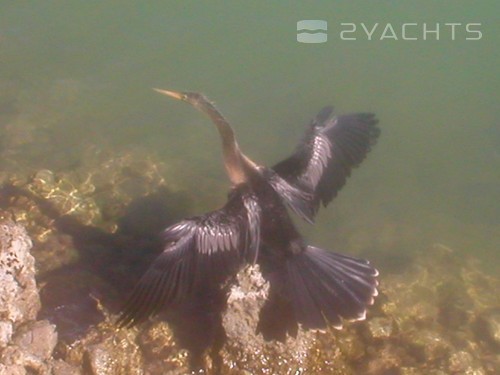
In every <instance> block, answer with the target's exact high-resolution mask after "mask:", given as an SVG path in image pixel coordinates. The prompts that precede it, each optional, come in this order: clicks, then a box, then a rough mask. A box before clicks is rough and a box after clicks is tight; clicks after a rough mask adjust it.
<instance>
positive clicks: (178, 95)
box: [153, 88, 183, 100]
mask: <svg viewBox="0 0 500 375" xmlns="http://www.w3.org/2000/svg"><path fill="white" fill-rule="evenodd" d="M153 90H155V91H156V92H158V93H160V94H162V95H167V96H170V97H171V98H174V99H177V100H183V96H182V94H181V93H179V92H175V91H168V90H162V89H155V88H153Z"/></svg>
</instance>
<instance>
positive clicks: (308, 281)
mask: <svg viewBox="0 0 500 375" xmlns="http://www.w3.org/2000/svg"><path fill="white" fill-rule="evenodd" d="M286 273H287V281H288V283H287V284H288V287H289V295H290V297H291V299H292V303H293V306H294V310H295V315H296V318H297V321H298V322H299V323H301V324H302V326H303V327H304V328H308V329H324V328H326V326H327V325H331V326H333V327H335V328H338V329H340V328H342V319H347V320H363V319H365V317H366V308H367V306H368V305H371V304H373V301H374V297H376V296H377V294H378V292H377V285H378V282H377V280H376V277H377V275H378V271H377V270H376V269H375V268H373V267H372V266H371V265H370V263H369V262H368V261H366V260H361V259H356V258H353V257H349V256H346V255H341V254H338V253H334V252H331V251H327V250H323V249H320V248H317V247H314V246H307V247H306V249H305V250H304V251H303V252H301V253H298V254H294V255H292V256H290V257H289V258H288V259H287V263H286Z"/></svg>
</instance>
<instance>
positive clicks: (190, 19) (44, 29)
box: [0, 0, 500, 273]
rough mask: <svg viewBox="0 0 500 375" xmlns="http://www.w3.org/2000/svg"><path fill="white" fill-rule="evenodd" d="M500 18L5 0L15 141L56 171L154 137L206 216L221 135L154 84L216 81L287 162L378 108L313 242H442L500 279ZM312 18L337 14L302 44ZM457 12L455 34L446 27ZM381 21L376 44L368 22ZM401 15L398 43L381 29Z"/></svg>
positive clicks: (0, 50) (411, 8) (249, 140)
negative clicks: (315, 127)
mask: <svg viewBox="0 0 500 375" xmlns="http://www.w3.org/2000/svg"><path fill="white" fill-rule="evenodd" d="M499 11H500V7H499V5H498V3H497V2H495V1H483V2H480V3H475V4H471V2H468V1H462V0H461V1H451V0H447V1H442V2H440V3H439V4H437V3H436V2H433V1H420V2H418V4H417V3H415V2H410V1H399V2H397V4H396V3H395V2H393V1H379V2H366V3H365V4H364V5H363V8H362V9H358V4H356V5H354V4H351V3H350V2H348V1H340V2H335V4H333V3H332V2H327V1H323V2H321V1H318V2H314V3H311V2H301V3H300V4H299V3H298V2H297V3H296V4H294V5H283V3H278V2H273V3H270V2H264V1H262V2H250V3H241V2H238V3H232V4H228V3H227V2H225V3H224V2H211V3H210V4H209V3H204V4H203V3H199V2H173V1H168V2H161V4H160V3H158V4H154V5H152V4H147V5H146V4H138V3H137V2H132V1H122V2H120V3H119V4H118V3H117V2H102V3H94V2H92V3H89V2H85V3H84V2H76V1H67V2H64V3H61V2H39V3H38V4H34V3H31V4H27V3H26V4H21V3H16V2H12V3H10V4H7V3H4V4H2V5H0V64H1V66H2V68H1V69H0V87H1V90H0V91H1V93H0V121H1V122H0V131H3V132H5V131H7V130H6V129H10V130H9V134H10V137H9V138H7V140H8V141H6V140H5V139H4V140H3V142H2V143H0V145H1V150H8V149H10V148H15V149H16V150H18V153H17V154H16V155H17V156H16V157H17V158H18V159H17V160H16V162H18V163H19V164H20V165H21V166H22V167H23V168H26V169H27V170H31V169H32V170H38V169H42V168H44V169H50V170H54V171H56V172H57V171H67V170H71V168H73V167H74V165H78V163H80V162H81V159H82V158H83V157H84V156H85V154H84V152H83V149H84V147H88V146H89V145H92V146H95V147H96V148H98V149H99V150H101V151H102V152H108V153H111V154H112V153H114V152H126V150H127V149H130V148H135V147H142V148H145V149H147V150H148V152H149V153H150V154H151V155H152V156H154V157H155V158H158V159H160V160H162V161H163V162H164V163H165V164H166V165H167V166H168V165H172V166H175V168H174V170H175V179H176V181H175V182H173V183H172V184H174V185H175V186H176V187H178V188H180V189H182V190H185V191H187V192H189V193H190V195H192V196H196V198H193V199H194V200H195V201H194V203H193V205H192V207H191V208H189V211H190V212H192V213H198V212H203V211H204V210H209V209H213V208H215V207H217V206H219V205H220V204H222V203H223V202H224V199H225V194H226V189H227V181H226V179H225V176H224V170H223V168H222V163H221V157H220V146H219V141H218V138H217V134H216V132H215V130H214V129H213V126H212V125H211V124H210V122H209V121H208V120H207V119H206V118H204V117H203V116H201V115H200V114H199V113H197V112H196V111H194V110H193V109H192V108H189V107H188V106H187V105H184V104H182V103H177V102H174V101H169V100H166V99H165V98H163V97H160V96H159V95H157V94H155V93H154V92H153V91H152V90H151V88H152V87H161V88H171V89H178V90H189V91H202V92H204V93H205V94H206V95H207V96H209V97H210V98H211V99H213V100H214V101H215V102H216V103H217V105H218V107H219V109H220V110H221V111H222V112H223V113H225V114H226V116H227V117H228V119H229V120H230V121H231V123H232V124H233V126H234V127H235V129H236V131H237V134H238V137H239V139H240V143H241V146H242V149H243V150H244V151H245V153H247V154H248V155H249V156H250V157H252V158H254V159H255V160H256V161H258V162H260V163H265V164H273V163H274V162H276V161H278V160H280V159H281V158H283V157H285V156H286V155H287V154H288V153H289V152H290V151H291V150H292V148H293V147H294V145H295V142H296V141H297V140H298V139H299V138H300V136H301V134H302V131H303V128H304V125H305V124H306V123H307V121H308V120H309V119H310V118H311V117H312V116H313V115H314V114H315V113H316V111H317V110H318V109H320V108H321V107H322V106H324V105H329V104H334V105H335V106H336V108H337V110H338V112H350V111H372V112H375V113H376V114H377V116H378V117H379V118H380V127H381V129H382V135H381V138H380V140H379V143H378V144H377V145H376V147H375V148H374V150H373V152H372V153H371V154H370V155H369V157H368V159H367V160H366V161H365V162H364V163H363V165H362V166H361V167H360V168H359V169H358V170H355V171H354V173H353V176H352V177H351V178H350V180H349V181H348V184H347V185H346V187H345V188H344V189H343V191H342V192H341V194H340V195H339V197H338V198H337V199H336V200H335V202H334V203H333V204H332V205H331V206H330V207H329V208H328V209H327V210H323V211H322V213H321V214H320V216H319V218H318V220H317V224H316V225H315V226H314V227H309V226H306V225H303V231H304V232H305V233H306V234H307V237H308V238H309V240H310V241H311V242H312V243H314V244H316V245H318V246H323V247H326V248H330V249H334V250H338V251H345V252H350V253H353V254H362V255H363V256H366V257H368V258H370V259H374V260H375V263H377V262H378V263H379V264H380V266H382V267H383V266H384V262H387V264H390V263H391V262H390V260H389V259H390V258H391V256H394V254H401V253H408V252H414V251H416V250H419V249H423V248H429V247H430V246H431V245H433V244H436V243H439V244H443V245H445V246H447V247H449V248H452V249H454V250H455V251H456V254H457V257H460V256H461V254H474V256H475V257H477V258H478V259H479V260H481V262H482V264H483V267H484V268H485V269H486V270H487V271H488V272H491V273H498V269H499V262H500V258H499V257H498V255H497V254H498V245H499V244H500V199H499V198H500V196H499V191H500V175H499V172H498V171H499V170H500V120H499V118H500V117H499V111H498V103H499V99H500V94H499V87H500V79H499V77H500V75H499V73H500V71H499V64H498V61H499V57H500V52H499V51H500V50H499V48H498V45H499V42H500V41H499V35H500V24H499V23H498V13H499ZM303 19H322V20H326V21H327V22H328V32H327V34H328V41H327V42H326V43H321V44H303V43H299V42H297V39H296V32H297V31H296V23H297V21H298V20H303ZM454 22H456V23H460V24H461V25H459V26H456V30H455V31H456V34H455V37H454V38H455V40H452V39H453V38H452V35H451V30H450V26H446V25H445V24H446V23H454ZM342 23H349V24H355V25H356V27H357V31H356V32H355V33H353V34H349V36H350V37H355V38H356V39H357V40H350V41H347V40H341V38H340V35H341V34H340V33H341V31H342V30H346V29H349V28H350V27H352V26H346V25H342ZM376 23H378V24H379V25H378V26H377V28H376V29H375V31H374V32H373V36H372V40H367V39H368V37H367V36H366V32H364V31H363V26H362V24H363V25H364V26H365V27H367V28H368V29H370V30H371V28H373V26H374V24H376ZM403 23H412V24H416V25H414V26H411V28H410V30H412V32H414V34H412V36H413V35H415V36H416V37H417V39H418V40H402V31H401V28H402V24H403ZM424 23H426V24H427V25H428V26H429V27H430V28H433V27H435V25H436V23H439V25H440V28H441V30H440V38H439V39H440V40H435V34H432V33H430V34H428V40H423V39H424V38H423V36H422V33H423V27H424V26H423V25H424ZM471 23H474V24H480V25H479V26H478V25H474V26H471V28H472V29H473V30H480V31H481V33H482V34H481V35H482V37H481V39H480V40H466V38H467V37H477V35H478V34H477V33H472V32H469V33H468V32H466V29H465V27H466V26H465V24H471ZM387 24H390V25H391V26H392V28H393V29H394V31H395V34H396V37H397V38H398V40H394V38H392V39H391V38H386V39H384V40H380V37H381V36H382V30H383V29H384V28H385V27H386V26H387ZM344 35H345V34H344ZM12 129H14V131H12ZM16 129H18V130H16ZM12 134H15V136H13V135H12ZM38 140H40V141H38ZM42 140H43V142H46V143H42ZM6 142H7V143H6ZM37 144H39V145H41V146H39V147H37ZM46 144H51V145H52V146H51V147H46V146H44V145H46ZM23 147H24V148H23ZM19 150H21V151H19ZM7 154H8V153H7ZM8 155H10V154H8ZM2 163H5V162H2V161H0V165H2ZM9 165H10V164H9ZM4 169H5V170H8V168H7V167H5V168H4ZM167 183H168V181H167Z"/></svg>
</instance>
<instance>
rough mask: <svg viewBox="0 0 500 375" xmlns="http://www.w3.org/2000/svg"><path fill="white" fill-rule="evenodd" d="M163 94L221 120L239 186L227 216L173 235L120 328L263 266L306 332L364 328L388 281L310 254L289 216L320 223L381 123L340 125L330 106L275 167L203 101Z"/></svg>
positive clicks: (357, 120) (229, 165) (341, 258)
mask: <svg viewBox="0 0 500 375" xmlns="http://www.w3.org/2000/svg"><path fill="white" fill-rule="evenodd" d="M157 91H159V92H160V93H162V94H165V95H168V96H171V97H174V98H176V99H180V100H183V101H187V102H189V103H190V104H192V105H193V106H194V107H196V108H197V109H199V110H201V111H202V112H204V113H205V114H207V115H208V116H209V117H210V118H211V120H212V121H213V123H214V124H215V125H216V127H217V129H218V131H219V134H220V136H221V140H222V150H223V158H224V165H225V168H226V171H227V173H228V176H229V179H230V181H231V183H232V187H231V191H230V194H229V198H228V202H227V203H226V205H225V206H224V207H222V208H221V209H219V210H216V211H213V212H210V213H207V214H205V215H202V216H197V217H193V218H189V219H185V220H183V221H181V222H179V223H177V224H175V225H173V226H171V227H169V228H167V229H166V230H165V231H164V234H163V236H164V241H165V250H164V251H163V252H162V254H160V256H159V257H158V258H157V259H156V260H155V261H154V262H153V263H152V265H151V267H150V268H149V270H148V271H147V272H146V273H145V274H144V276H143V277H142V278H141V280H140V281H139V283H138V284H137V286H136V288H135V289H134V291H133V292H132V294H131V296H130V298H129V300H128V302H127V303H126V305H125V307H124V309H123V312H122V315H121V317H120V323H121V324H122V325H130V324H134V323H137V322H140V321H142V320H144V319H145V318H147V317H148V316H151V315H153V314H155V313H157V312H159V311H160V310H162V309H164V308H167V307H169V306H171V305H172V304H175V303H176V302H179V301H181V300H183V299H185V298H187V297H188V296H190V295H194V294H196V293H197V292H199V291H200V290H202V289H203V290H206V288H207V287H208V288H212V287H213V288H217V287H220V285H221V284H222V283H224V282H226V281H227V280H228V279H230V278H231V277H233V276H234V275H235V274H236V273H237V272H238V271H239V269H240V268H241V267H242V266H244V265H245V264H252V263H255V262H257V263H259V264H260V265H261V266H263V268H264V269H265V270H266V278H267V279H268V280H269V281H270V283H271V288H274V293H275V294H276V293H277V294H279V295H280V296H281V297H282V298H283V299H284V300H287V301H289V302H290V304H291V305H292V306H293V312H294V318H295V319H296V321H297V322H298V323H300V324H301V325H302V326H303V327H305V328H319V329H321V328H325V327H326V325H327V324H331V325H333V326H335V327H340V326H341V324H342V318H344V319H354V320H359V319H363V318H364V317H365V313H366V306H367V305H369V304H372V303H373V298H374V296H376V294H377V290H376V286H377V281H376V276H377V275H378V272H377V271H376V270H375V269H374V268H373V267H372V266H371V265H370V264H369V263H368V262H367V261H364V260H359V259H355V258H351V257H348V256H345V255H340V254H337V253H334V252H330V251H326V250H323V249H319V248H316V247H313V246H309V245H307V244H306V242H305V241H304V239H303V238H302V236H301V235H300V233H299V232H298V230H297V228H296V227H295V225H294V223H293V221H292V219H291V217H290V215H289V212H288V208H290V209H291V210H292V211H294V212H295V213H297V214H298V215H299V216H300V217H302V218H303V219H305V220H306V221H308V222H313V219H314V216H315V214H316V212H317V210H318V209H319V206H320V204H321V203H322V204H323V205H325V206H326V205H327V204H328V203H329V202H330V201H331V200H332V199H333V198H334V197H335V196H336V194H337V192H338V190H340V188H341V187H342V186H343V185H344V183H345V180H346V178H347V177H348V176H349V175H350V171H351V169H352V168H353V167H356V166H357V165H359V163H360V162H361V161H362V160H363V159H364V157H365V156H366V154H367V153H368V151H369V150H370V147H371V145H372V144H373V143H374V142H375V140H376V138H377V137H378V135H379V130H378V128H377V127H376V124H377V120H376V119H375V118H374V116H373V115H372V114H366V113H361V114H353V115H346V116H340V117H333V116H332V108H331V107H327V108H325V109H323V110H322V111H320V112H319V113H318V115H317V116H316V118H315V119H314V120H313V121H312V122H311V124H310V126H309V129H308V130H307V132H306V135H305V137H304V139H303V141H302V142H301V143H300V144H299V146H298V148H297V149H296V151H295V153H294V154H292V156H290V157H289V158H288V159H285V160H284V161H282V162H280V163H278V164H277V165H275V166H274V167H272V168H268V167H265V166H260V165H258V164H256V163H255V162H253V161H252V160H250V159H249V158H248V157H247V156H245V155H244V154H243V153H242V152H241V151H240V148H239V146H238V143H237V141H236V138H235V134H234V131H233V129H232V128H231V126H230V125H229V123H228V122H227V121H226V119H225V118H224V117H223V116H222V114H220V112H219V111H218V110H217V109H216V108H215V107H214V106H213V104H212V103H210V102H209V101H208V100H207V99H206V98H205V97H204V96H203V95H201V94H196V93H176V92H171V91H165V90H157Z"/></svg>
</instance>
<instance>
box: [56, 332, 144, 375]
mask: <svg viewBox="0 0 500 375" xmlns="http://www.w3.org/2000/svg"><path fill="white" fill-rule="evenodd" d="M135 339H136V334H135V333H134V332H129V331H127V330H123V329H122V330H117V329H116V327H114V326H113V325H112V324H109V323H102V324H100V325H99V326H97V327H95V328H94V329H92V330H90V331H89V333H88V334H87V336H86V337H85V338H83V339H81V340H78V341H76V342H74V343H72V344H71V345H66V346H65V347H64V348H61V351H60V352H61V355H63V356H64V360H65V362H67V364H69V365H70V366H71V368H77V369H79V370H81V371H82V372H83V373H84V374H88V375H115V374H116V375H118V374H127V375H142V374H144V370H143V368H144V366H143V360H142V356H141V352H140V350H139V347H138V346H137V344H136V343H135ZM59 366H63V365H61V364H59Z"/></svg>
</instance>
